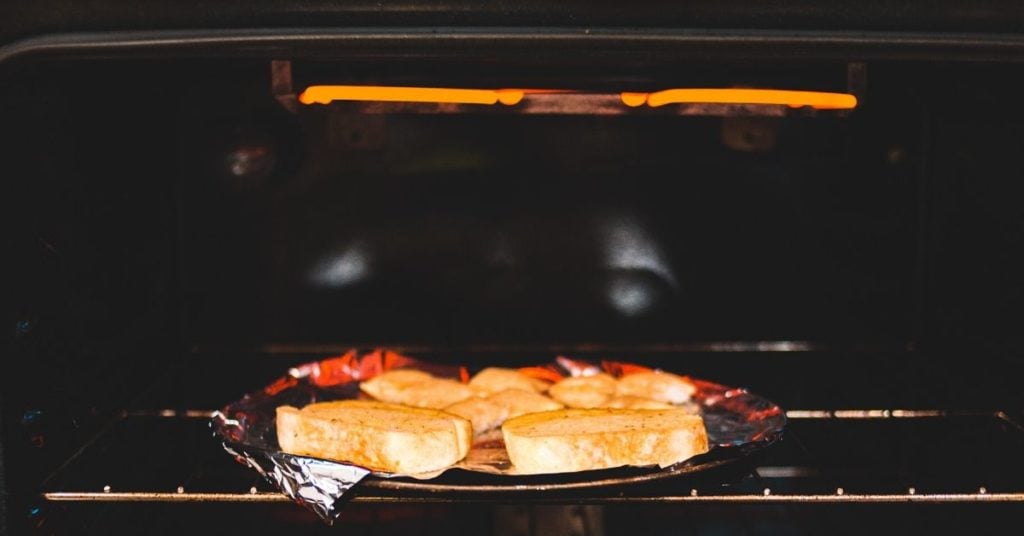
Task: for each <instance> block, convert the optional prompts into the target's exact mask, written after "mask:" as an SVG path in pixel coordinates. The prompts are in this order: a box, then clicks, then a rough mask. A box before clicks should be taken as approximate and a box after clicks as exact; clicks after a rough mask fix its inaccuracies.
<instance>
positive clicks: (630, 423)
mask: <svg viewBox="0 0 1024 536" xmlns="http://www.w3.org/2000/svg"><path fill="white" fill-rule="evenodd" d="M501 431H502V435H503V436H504V438H505V449H506V450H507V451H508V456H509V459H510V460H511V461H512V464H513V465H515V468H516V471H517V472H518V473H520V474H542V473H568V472H574V471H587V470H591V469H605V468H609V467H621V466H624V465H636V466H649V465H658V466H660V467H666V466H669V465H672V464H674V463H678V462H681V461H683V460H686V459H689V458H691V457H693V456H696V455H698V454H702V453H704V452H707V451H708V438H707V432H706V431H705V429H704V420H703V419H701V417H700V416H698V415H693V414H691V413H689V412H687V411H685V410H681V409H658V410H655V409H563V410H557V411H548V412H544V413H531V414H528V415H523V416H521V417H516V418H514V419H509V420H507V421H505V424H504V425H502V427H501Z"/></svg>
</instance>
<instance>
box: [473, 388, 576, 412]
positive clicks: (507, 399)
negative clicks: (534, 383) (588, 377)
mask: <svg viewBox="0 0 1024 536" xmlns="http://www.w3.org/2000/svg"><path fill="white" fill-rule="evenodd" d="M487 401H488V402H493V403H495V404H498V405H499V406H501V407H503V408H505V410H506V411H507V412H508V415H507V416H506V418H507V419H511V418H512V417H518V416H520V415H526V414H527V413H539V412H541V411H552V410H556V409H562V408H564V407H565V406H563V405H562V404H560V403H558V402H555V401H554V400H551V399H550V398H548V397H546V396H544V395H542V394H540V393H535V392H532V391H523V390H521V389H505V390H504V391H500V392H497V393H494V394H493V395H491V396H489V397H487Z"/></svg>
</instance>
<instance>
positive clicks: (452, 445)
mask: <svg viewBox="0 0 1024 536" xmlns="http://www.w3.org/2000/svg"><path fill="white" fill-rule="evenodd" d="M472 436H473V429H472V425H471V424H470V422H469V421H468V420H466V419H463V418H461V417H458V416H456V415H452V414H449V413H445V412H443V411H437V410H431V409H423V408H411V407H406V406H399V405H395V404H387V403H383V402H373V401H366V400H340V401H335V402H320V403H316V404H310V405H308V406H305V407H304V408H302V409H298V408H295V407H292V406H281V407H278V408H277V440H278V443H279V444H280V446H281V450H282V451H284V452H287V453H289V454H297V455H301V456H314V457H317V458H325V459H328V460H336V461H341V462H347V463H352V464H355V465H359V466H362V467H365V468H368V469H372V470H374V471H384V472H389V473H398V474H416V473H427V472H431V471H439V470H441V469H445V468H447V467H450V466H451V465H453V464H455V463H457V462H458V461H459V460H461V459H463V458H465V457H466V454H468V453H469V447H470V444H471V443H472Z"/></svg>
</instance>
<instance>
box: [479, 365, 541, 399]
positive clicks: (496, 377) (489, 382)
mask: <svg viewBox="0 0 1024 536" xmlns="http://www.w3.org/2000/svg"><path fill="white" fill-rule="evenodd" d="M550 385H551V384H549V383H548V382H546V381H544V380H540V379H537V378H533V377H530V376H527V375H526V374H523V373H522V372H519V371H518V370H515V369H508V368H498V367H488V368H485V369H483V370H481V371H480V372H477V373H476V374H475V375H474V376H473V377H472V378H470V380H469V386H470V387H472V388H474V389H475V390H477V391H480V392H482V393H485V394H493V393H497V392H500V391H504V390H506V389H521V390H523V391H532V392H537V393H543V392H544V391H547V390H548V387H549V386H550Z"/></svg>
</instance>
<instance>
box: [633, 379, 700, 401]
mask: <svg viewBox="0 0 1024 536" xmlns="http://www.w3.org/2000/svg"><path fill="white" fill-rule="evenodd" d="M695 392H697V388H696V387H694V385H693V384H692V383H690V381H689V380H687V379H686V378H683V377H682V376H679V375H677V374H672V373H671V372H661V371H653V372H637V373H634V374H629V375H627V376H623V377H622V378H619V383H618V385H617V388H616V394H618V395H626V396H639V397H643V398H650V399H652V400H657V401H659V402H665V403H666V404H683V403H686V402H689V400H690V397H692V396H693V394H694V393H695Z"/></svg>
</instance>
